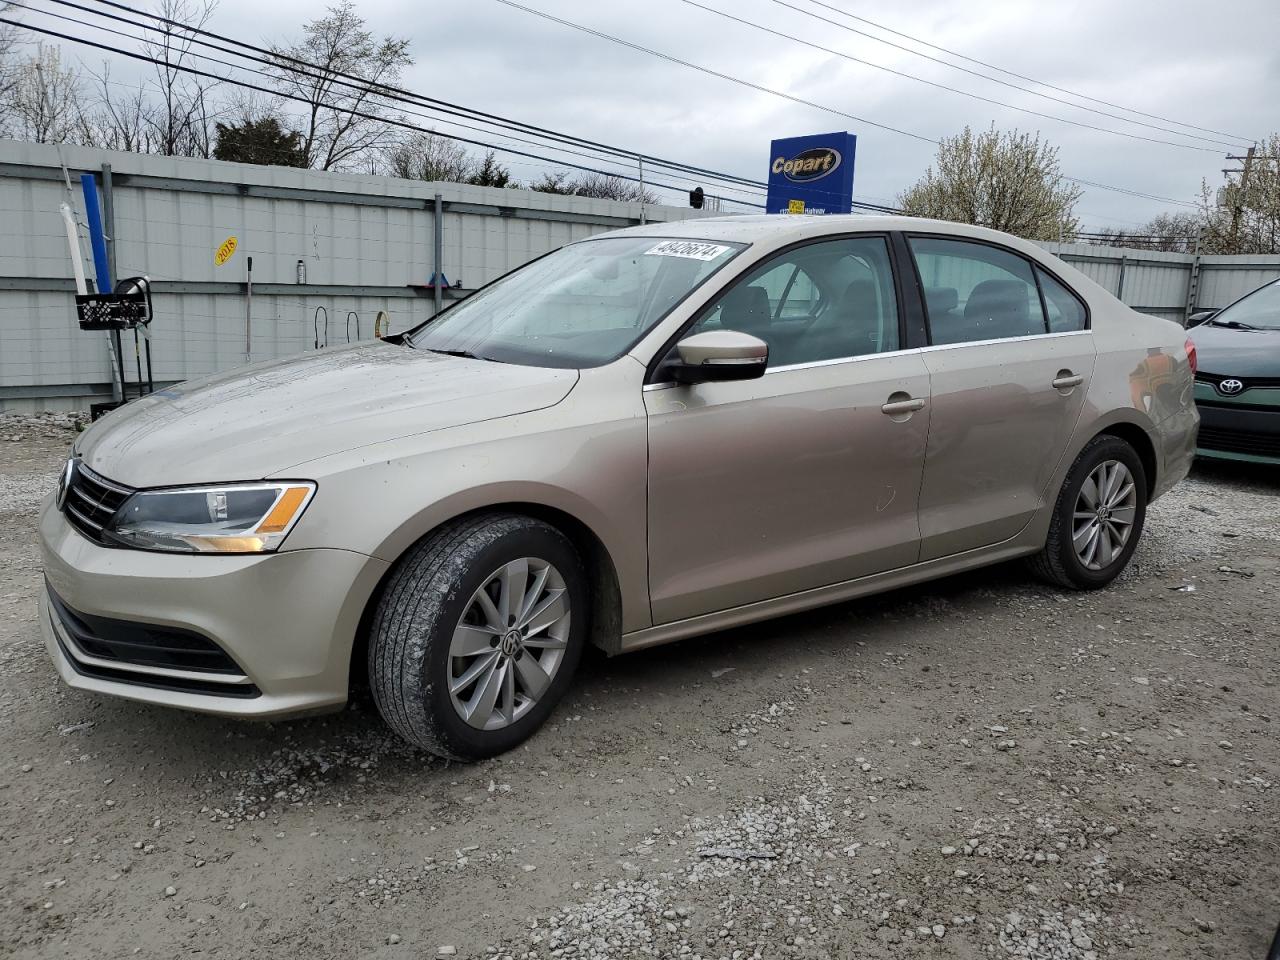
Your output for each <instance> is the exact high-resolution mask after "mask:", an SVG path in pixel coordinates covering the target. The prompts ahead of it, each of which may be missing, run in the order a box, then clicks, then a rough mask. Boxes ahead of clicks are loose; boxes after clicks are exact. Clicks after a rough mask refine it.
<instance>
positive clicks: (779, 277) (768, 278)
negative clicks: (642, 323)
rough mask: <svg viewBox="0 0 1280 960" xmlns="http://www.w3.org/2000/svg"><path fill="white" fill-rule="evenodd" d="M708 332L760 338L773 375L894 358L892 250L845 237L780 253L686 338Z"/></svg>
mask: <svg viewBox="0 0 1280 960" xmlns="http://www.w3.org/2000/svg"><path fill="white" fill-rule="evenodd" d="M708 330H737V331H740V332H742V333H749V334H752V335H753V336H757V337H759V338H760V339H761V340H763V341H764V342H765V343H767V344H768V345H769V367H770V369H773V368H776V367H784V366H790V365H792V364H797V363H814V362H817V361H820V360H841V359H846V358H850V357H859V356H864V355H866V354H869V353H883V352H885V351H889V350H897V349H898V303H897V295H896V293H895V290H894V284H893V269H892V267H891V265H890V262H889V249H888V245H887V242H886V241H885V239H884V238H883V237H848V238H842V239H838V240H824V241H821V242H818V243H810V244H806V245H805V246H802V247H796V248H795V249H793V250H789V251H786V252H785V253H781V254H779V255H778V256H776V257H774V258H772V259H770V260H767V261H765V262H764V263H763V264H761V265H760V266H757V267H755V268H754V269H752V270H751V271H749V272H748V273H747V274H746V275H745V276H743V277H742V279H740V280H739V281H738V282H737V283H735V284H734V285H733V286H732V287H731V288H730V289H729V290H728V291H727V292H725V293H724V294H723V295H721V297H720V299H719V300H717V301H716V302H715V303H714V304H712V305H711V307H710V309H709V310H708V311H707V313H705V314H703V316H702V317H701V318H700V319H699V320H698V322H697V323H695V324H694V326H693V327H692V328H691V329H690V330H689V331H688V334H695V333H704V332H706V331H708ZM688 334H687V335H688Z"/></svg>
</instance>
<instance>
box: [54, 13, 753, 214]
mask: <svg viewBox="0 0 1280 960" xmlns="http://www.w3.org/2000/svg"><path fill="white" fill-rule="evenodd" d="M52 2H54V3H58V4H61V5H63V6H69V7H74V8H76V9H78V10H82V11H84V12H87V13H91V14H93V15H95V16H100V17H105V18H110V19H115V20H120V21H122V22H125V23H129V24H133V23H134V21H133V20H129V19H126V18H123V17H118V16H115V15H114V14H109V13H104V12H102V11H97V10H93V9H91V8H89V7H84V6H82V5H80V4H78V3H73V2H71V0H52ZM96 2H97V3H99V4H102V5H104V6H108V7H113V8H115V9H117V10H123V11H125V12H127V13H130V14H132V15H134V16H135V17H149V18H151V19H153V20H155V21H157V22H159V23H163V24H166V25H168V26H170V27H174V28H177V29H180V30H182V31H184V32H185V33H186V34H187V35H189V36H190V37H191V38H192V39H194V35H200V36H205V37H211V38H213V39H215V40H220V41H222V42H223V43H230V44H234V45H235V46H237V47H242V48H244V49H246V50H250V51H253V52H254V53H255V54H258V55H259V56H258V57H252V58H251V57H248V56H247V55H245V54H243V53H240V52H239V51H231V50H227V49H226V48H224V47H218V46H217V45H215V44H209V43H207V42H206V41H200V40H196V42H198V43H202V44H203V45H206V46H211V47H214V48H215V49H220V50H223V51H224V52H228V53H234V54H235V55H236V56H240V57H244V58H245V59H254V60H257V61H258V62H265V63H268V64H269V65H270V66H272V67H273V68H275V69H289V68H287V67H285V64H286V63H292V64H294V65H295V66H297V67H300V68H306V69H309V70H321V69H324V71H325V77H324V78H325V79H329V78H331V77H337V78H340V79H341V80H343V81H354V82H355V84H356V85H358V86H359V87H360V88H361V89H365V90H368V91H371V92H373V91H376V92H378V93H379V95H380V96H385V97H387V98H388V99H394V100H399V101H401V102H406V103H414V104H416V105H419V106H426V107H428V108H429V109H433V110H437V111H439V112H441V113H447V114H451V115H454V116H461V117H465V118H468V119H475V120H480V121H482V122H485V123H490V124H492V125H494V126H500V127H504V128H506V129H509V130H516V131H520V132H524V133H529V134H531V135H535V136H539V137H542V138H543V139H548V140H557V141H559V142H562V143H571V144H574V145H577V146H583V147H587V148H590V149H595V150H598V151H602V152H606V153H610V154H613V155H615V156H618V157H625V158H626V159H629V160H633V161H640V160H643V161H644V162H645V163H647V164H650V165H652V166H658V167H665V168H670V169H679V170H683V171H685V172H688V173H694V174H698V175H701V176H703V177H709V178H712V179H717V180H720V181H722V182H736V183H739V184H742V185H745V186H752V187H760V188H764V187H765V186H766V185H765V184H764V183H763V182H761V181H757V180H752V179H750V178H747V177H741V176H738V175H736V174H726V173H722V172H720V171H717V170H709V169H706V168H704V167H698V166H694V165H691V164H686V163H680V162H677V161H671V160H666V159H664V158H662V157H657V156H652V155H650V154H646V153H643V152H640V151H636V150H629V149H626V148H622V147H616V146H613V145H610V144H605V143H600V142H598V141H594V140H589V139H586V138H583V137H577V136H574V135H572V134H566V133H562V132H559V131H555V130H550V129H547V128H545V127H540V126H536V125H534V124H529V123H524V122H522V121H518V120H512V119H510V118H507V117H502V116H499V115H497V114H492V113H486V112H485V111H481V110H476V109H473V108H470V107H465V106H462V105H461V104H456V103H452V102H450V101H447V100H440V99H437V98H435V97H428V96H425V95H423V94H419V93H414V92H413V91H410V90H407V89H404V88H401V87H396V86H393V85H390V84H386V83H382V82H374V81H370V80H368V79H366V78H364V77H361V76H359V75H356V74H351V73H345V72H343V71H339V70H332V69H330V68H321V67H318V66H317V65H316V64H313V63H309V62H307V61H306V60H301V59H298V58H297V57H293V56H290V55H288V54H285V53H281V52H279V51H275V50H270V49H267V48H264V47H259V46H256V45H254V44H251V43H247V42H245V41H243V40H236V39H234V38H232V37H228V36H225V35H222V34H218V33H214V32H213V31H210V30H206V29H204V28H201V27H195V26H191V25H189V24H184V23H181V22H179V21H175V20H171V19H169V18H167V17H164V16H162V15H160V14H155V13H150V12H149V11H146V10H140V9H138V8H136V7H131V6H129V5H128V4H124V3H120V2H117V0H96ZM143 26H144V29H154V28H150V27H146V26H145V25H143ZM263 57H265V58H267V59H266V60H263V59H262V58H263ZM346 85H347V86H351V85H352V84H350V83H347V84H346Z"/></svg>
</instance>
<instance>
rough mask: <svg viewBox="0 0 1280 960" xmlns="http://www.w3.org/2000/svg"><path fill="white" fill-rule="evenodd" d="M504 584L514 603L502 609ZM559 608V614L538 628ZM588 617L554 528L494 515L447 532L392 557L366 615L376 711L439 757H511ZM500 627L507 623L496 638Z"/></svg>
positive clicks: (575, 570)
mask: <svg viewBox="0 0 1280 960" xmlns="http://www.w3.org/2000/svg"><path fill="white" fill-rule="evenodd" d="M522 565H523V567H524V569H525V579H524V580H523V581H522V580H521V579H520V572H519V571H520V569H521V567H522ZM539 565H545V566H539ZM544 570H546V571H547V572H546V573H545V574H544ZM506 571H513V572H511V573H508V572H506ZM522 584H523V588H522V586H521V585H522ZM482 588H484V590H483V591H482ZM508 588H510V594H509V595H510V596H511V597H516V598H517V599H515V600H511V601H510V602H509V601H508V599H507V596H508V593H507V592H508ZM539 591H541V592H539ZM481 592H483V593H484V594H485V596H484V597H481V596H480V593H481ZM517 595H520V596H524V597H525V598H526V600H525V601H524V602H523V603H522V602H521V601H519V599H518V597H517ZM486 599H487V601H488V602H487V603H486V602H485V601H486ZM561 603H565V604H567V611H566V612H565V614H564V617H565V618H564V619H557V620H555V621H554V622H552V623H551V624H550V626H547V625H545V624H544V625H542V626H539V624H540V623H542V621H547V620H549V618H551V617H552V616H554V615H558V614H559V611H560V608H561V607H560V605H561ZM518 606H523V607H524V609H523V610H521V611H520V612H519V613H515V612H511V611H515V610H516V608H517V607H518ZM500 608H501V609H500ZM539 611H541V613H539ZM502 613H506V614H507V616H506V618H505V620H503V617H502V616H501V614H502ZM526 613H530V614H533V615H531V616H528V617H527V618H526V617H525V614H526ZM589 615H590V604H589V595H588V590H587V578H586V574H585V572H584V570H583V567H582V561H581V559H580V558H579V557H578V553H577V551H576V550H575V549H574V547H573V544H572V543H570V542H569V540H568V538H567V537H565V536H564V534H562V533H561V532H560V531H558V530H556V529H555V528H554V527H552V526H550V525H548V524H546V523H543V522H542V521H540V520H534V519H533V518H531V517H525V516H519V515H516V514H499V513H491V514H482V515H478V516H472V517H467V518H464V519H461V520H457V521H454V522H451V523H449V524H446V525H445V526H443V527H441V528H440V529H438V530H437V531H435V532H434V533H432V534H431V535H430V536H428V537H427V538H425V539H424V540H422V541H421V542H420V543H418V544H417V545H416V546H415V547H414V548H413V549H412V550H410V551H409V553H407V554H406V555H405V556H404V557H403V558H401V560H400V562H399V563H398V565H397V566H396V568H395V569H394V571H393V572H392V575H391V579H390V580H389V581H388V583H387V585H386V588H385V589H384V591H383V594H382V597H381V598H380V599H379V601H378V606H377V609H376V610H375V612H374V617H373V623H372V628H371V635H370V638H369V682H370V687H371V688H372V692H373V699H374V702H375V703H376V704H377V706H378V712H379V713H381V714H382V716H383V719H384V720H386V722H387V725H388V726H390V727H391V729H392V730H394V731H395V732H396V733H397V734H399V735H400V736H401V737H403V738H404V739H405V740H407V741H409V742H410V743H412V744H414V745H415V746H419V747H422V748H423V749H425V750H428V751H430V752H431V753H434V754H436V755H438V756H441V757H447V758H450V759H454V760H480V759H483V758H485V757H491V756H494V755H496V754H499V753H502V752H504V751H506V750H510V749H511V748H512V747H514V746H516V745H517V744H519V743H521V742H523V741H524V740H526V739H527V738H528V737H529V736H530V735H531V734H532V733H533V732H534V731H535V730H537V729H538V728H539V727H540V726H541V725H542V724H543V723H544V722H545V721H546V719H547V717H548V716H550V715H551V712H552V710H553V709H554V708H555V706H556V704H557V702H559V700H560V699H561V698H562V697H563V696H564V693H565V691H566V690H567V689H568V687H569V685H570V683H571V682H572V680H573V674H574V671H575V670H576V669H577V666H578V661H579V659H580V658H581V656H582V648H583V646H584V645H585V642H586V637H587V635H588V631H589V629H590V624H589V622H588V618H589ZM498 620H503V622H505V623H506V629H505V632H503V633H502V634H501V635H499V633H498V631H497V629H496V623H497V621H498ZM522 625H523V626H522ZM530 631H532V632H530ZM525 644H528V646H525ZM460 651H461V652H462V653H463V655H462V656H456V655H455V654H457V653H459V652H460ZM526 658H530V659H526ZM490 663H492V664H493V666H492V668H490V666H488V664H490ZM544 664H545V665H546V666H545V669H544V666H543V665H544ZM535 667H536V668H537V670H541V671H542V673H541V674H538V673H537V670H535V669H534V668H535ZM469 671H470V673H469ZM471 673H474V675H475V676H474V678H473V680H472V682H471V683H470V684H468V685H466V686H464V687H462V688H461V689H460V690H459V689H457V688H456V687H455V684H457V683H460V682H463V681H464V680H466V678H467V677H468V676H470V674H471ZM508 676H509V677H510V678H511V679H510V681H508V679H507V678H508ZM547 677H549V683H547V684H545V686H543V685H542V684H543V680H544V678H547ZM528 678H532V681H533V682H532V683H530V682H529V681H528ZM493 684H496V685H497V687H496V692H494V690H495V688H494V686H493ZM535 689H536V690H537V691H538V692H537V695H536V697H535V696H532V694H531V691H533V690H535ZM486 693H493V698H492V700H491V701H490V700H486V698H485V696H484V695H485V694H486ZM522 697H523V699H522ZM486 704H488V706H486ZM469 707H471V708H472V717H473V719H471V720H468V719H467V717H466V715H465V714H466V712H467V710H468V708H469ZM485 723H488V724H489V726H488V727H487V728H482V726H479V725H483V724H485ZM478 724H479V725H478Z"/></svg>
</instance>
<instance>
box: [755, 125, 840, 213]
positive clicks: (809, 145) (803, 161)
mask: <svg viewBox="0 0 1280 960" xmlns="http://www.w3.org/2000/svg"><path fill="white" fill-rule="evenodd" d="M857 142H858V138H857V137H855V136H854V135H853V134H851V133H821V134H816V135H814V136H809V137H788V138H786V139H785V140H775V141H773V146H772V148H771V149H770V151H769V199H768V201H767V203H766V210H767V211H768V212H769V213H806V214H823V213H849V212H850V210H852V209H853V208H852V203H853V158H854V151H855V149H856V147H857Z"/></svg>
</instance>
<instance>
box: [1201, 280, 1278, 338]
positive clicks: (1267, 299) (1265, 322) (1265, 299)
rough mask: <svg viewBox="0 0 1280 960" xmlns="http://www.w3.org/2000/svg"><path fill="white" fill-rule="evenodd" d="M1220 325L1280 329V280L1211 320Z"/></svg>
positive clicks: (1243, 299)
mask: <svg viewBox="0 0 1280 960" xmlns="http://www.w3.org/2000/svg"><path fill="white" fill-rule="evenodd" d="M1209 323H1211V324H1212V325H1214V326H1218V327H1246V328H1252V329H1254V330H1280V280H1277V281H1275V282H1274V283H1269V284H1267V285H1266V286H1265V287H1260V288H1259V289H1257V290H1255V291H1253V293H1251V294H1249V295H1248V296H1246V297H1244V298H1242V299H1240V300H1237V301H1236V302H1235V303H1233V304H1232V305H1231V306H1229V307H1227V308H1226V309H1224V310H1223V311H1222V312H1220V313H1217V314H1214V316H1213V317H1212V318H1211V319H1210V320H1209Z"/></svg>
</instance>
